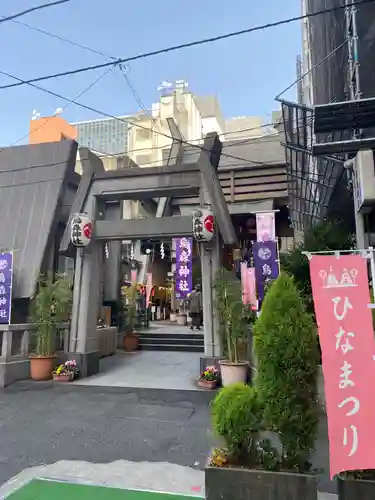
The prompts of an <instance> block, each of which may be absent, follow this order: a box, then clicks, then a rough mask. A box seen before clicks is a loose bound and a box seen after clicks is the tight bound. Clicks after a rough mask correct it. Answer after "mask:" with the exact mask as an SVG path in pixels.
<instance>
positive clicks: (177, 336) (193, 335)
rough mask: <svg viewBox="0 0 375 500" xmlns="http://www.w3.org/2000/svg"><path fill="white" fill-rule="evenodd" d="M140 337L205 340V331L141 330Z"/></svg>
mask: <svg viewBox="0 0 375 500" xmlns="http://www.w3.org/2000/svg"><path fill="white" fill-rule="evenodd" d="M138 335H139V338H140V339H151V338H152V339H158V340H159V339H160V340H161V339H165V340H169V339H176V340H187V341H190V340H191V341H194V340H203V339H204V335H203V333H196V332H191V333H165V332H160V333H159V332H158V333H154V332H140V333H139V334H138Z"/></svg>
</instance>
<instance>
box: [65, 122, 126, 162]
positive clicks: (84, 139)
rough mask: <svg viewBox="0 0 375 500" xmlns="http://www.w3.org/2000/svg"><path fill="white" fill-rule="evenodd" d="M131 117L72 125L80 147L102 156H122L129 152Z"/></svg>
mask: <svg viewBox="0 0 375 500" xmlns="http://www.w3.org/2000/svg"><path fill="white" fill-rule="evenodd" d="M129 119H130V118H129V117H126V116H120V117H118V118H116V119H115V118H102V119H99V120H87V121H83V122H76V123H72V125H73V126H74V127H75V129H76V131H77V141H78V144H79V145H80V146H85V147H87V148H90V149H93V150H95V151H98V152H100V153H101V154H108V155H120V154H125V153H126V152H127V150H128V128H129V125H128V122H127V120H129Z"/></svg>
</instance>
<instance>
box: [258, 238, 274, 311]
mask: <svg viewBox="0 0 375 500" xmlns="http://www.w3.org/2000/svg"><path fill="white" fill-rule="evenodd" d="M253 257H254V267H255V279H256V287H257V293H258V300H259V301H260V302H262V301H263V299H264V285H265V283H266V282H267V281H268V280H274V279H276V278H277V277H278V275H279V261H278V254H277V243H276V241H257V242H255V243H253Z"/></svg>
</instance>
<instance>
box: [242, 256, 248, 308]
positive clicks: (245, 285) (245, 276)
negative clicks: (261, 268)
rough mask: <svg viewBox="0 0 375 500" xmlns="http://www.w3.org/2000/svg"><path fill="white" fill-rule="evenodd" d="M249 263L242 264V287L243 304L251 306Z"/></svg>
mask: <svg viewBox="0 0 375 500" xmlns="http://www.w3.org/2000/svg"><path fill="white" fill-rule="evenodd" d="M247 269H248V267H247V262H241V286H242V303H243V304H249V300H250V297H249V287H248V281H249V274H248V272H247Z"/></svg>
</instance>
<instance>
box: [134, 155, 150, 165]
mask: <svg viewBox="0 0 375 500" xmlns="http://www.w3.org/2000/svg"><path fill="white" fill-rule="evenodd" d="M151 162H152V156H151V155H138V156H137V158H136V163H137V164H138V165H139V166H140V167H142V166H143V165H144V166H146V167H147V166H151V167H152V165H153V164H152V163H151Z"/></svg>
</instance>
